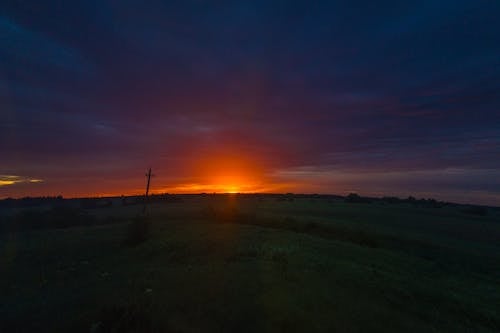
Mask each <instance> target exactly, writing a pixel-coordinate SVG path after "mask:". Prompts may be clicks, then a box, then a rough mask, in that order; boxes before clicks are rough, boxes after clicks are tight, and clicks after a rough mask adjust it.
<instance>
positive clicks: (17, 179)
mask: <svg viewBox="0 0 500 333" xmlns="http://www.w3.org/2000/svg"><path fill="white" fill-rule="evenodd" d="M41 182H43V179H38V178H28V177H22V176H14V175H0V186H9V185H15V184H21V183H41Z"/></svg>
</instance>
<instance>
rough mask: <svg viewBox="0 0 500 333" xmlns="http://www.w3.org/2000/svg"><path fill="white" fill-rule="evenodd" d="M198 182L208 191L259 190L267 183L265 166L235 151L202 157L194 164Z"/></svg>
mask: <svg viewBox="0 0 500 333" xmlns="http://www.w3.org/2000/svg"><path fill="white" fill-rule="evenodd" d="M193 174H194V178H195V179H196V184H191V186H190V187H192V188H200V189H202V188H203V189H204V190H205V191H206V192H224V193H238V192H241V193H245V192H257V191H259V189H260V188H262V185H263V184H264V183H265V176H264V170H263V168H262V167H261V166H260V165H258V163H257V162H256V161H253V160H251V159H249V158H248V157H246V156H240V155H238V154H234V153H226V154H224V153H219V154H215V155H213V156H209V157H206V158H202V159H200V161H199V162H197V163H195V165H194V166H193Z"/></svg>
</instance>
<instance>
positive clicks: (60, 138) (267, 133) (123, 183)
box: [0, 0, 500, 203]
mask: <svg viewBox="0 0 500 333" xmlns="http://www.w3.org/2000/svg"><path fill="white" fill-rule="evenodd" d="M1 6H2V11H1V13H2V14H1V16H0V37H1V39H2V43H1V45H0V103H1V105H2V109H1V110H0V112H1V119H2V121H1V123H0V150H1V155H2V158H1V162H0V172H1V173H5V174H13V175H18V174H19V175H22V177H37V178H40V179H44V180H45V181H44V183H43V186H45V187H41V186H42V184H37V191H55V192H57V191H59V192H61V193H63V194H65V193H68V194H71V195H79V194H87V193H93V192H95V193H97V192H105V191H111V190H109V189H104V188H103V187H106V186H108V187H114V188H115V189H117V191H119V190H122V189H123V191H126V190H127V189H130V188H135V187H136V185H135V183H134V184H133V183H130V182H127V180H123V179H124V178H128V177H134V175H135V174H136V173H137V172H139V173H140V171H138V169H143V168H144V167H145V166H146V164H153V165H155V166H157V168H158V169H160V170H159V171H158V173H159V174H163V176H159V179H158V180H157V181H159V182H162V181H163V182H164V183H165V187H168V184H167V183H168V182H171V181H173V179H175V178H176V177H177V178H178V179H181V178H182V179H186V178H189V177H190V176H189V174H188V172H187V171H186V168H185V165H192V164H193V163H196V161H200V158H201V157H200V156H205V155H210V154H215V153H214V152H217V154H219V153H220V152H225V153H227V154H233V153H234V154H236V153H237V154H240V155H245V156H251V158H252V159H254V160H256V161H258V162H259V164H260V165H261V166H262V167H263V168H265V169H266V170H267V174H268V175H270V176H269V177H273V176H272V175H274V177H277V176H276V175H279V174H286V173H287V172H295V171H296V170H300V168H312V169H311V170H316V171H317V170H322V171H321V173H320V175H321V177H325V175H329V176H330V177H333V178H332V179H335V177H334V176H333V174H332V172H335V173H338V174H350V173H353V172H354V173H357V174H359V177H358V178H359V179H358V180H356V182H355V184H354V183H352V185H353V186H354V185H356V186H355V187H356V188H358V190H359V191H363V190H366V191H367V192H377V191H386V190H383V189H384V188H387V191H389V190H391V191H394V192H400V193H402V192H405V193H406V192H407V191H410V192H411V190H412V189H414V190H415V191H420V192H422V193H424V192H425V193H428V194H432V193H435V194H436V195H441V196H442V197H443V198H444V199H446V198H458V196H457V195H458V194H459V192H464V191H469V192H470V193H473V192H472V188H473V190H474V193H475V195H476V194H477V199H474V198H472V199H471V200H475V201H476V202H480V201H484V202H488V203H493V202H494V201H495V200H497V199H498V198H500V189H498V188H497V187H496V186H491V185H488V184H487V183H488V182H487V181H484V177H483V175H484V174H486V175H490V174H489V173H488V172H489V171H488V172H486V171H484V170H495V169H499V168H500V155H499V154H498V152H499V151H500V129H499V127H498V124H499V123H500V112H499V110H500V95H499V91H500V29H499V26H498V24H497V17H498V13H500V4H499V3H498V2H495V1H473V2H471V1H451V0H450V1H404V2H401V1H388V0H386V1H377V2H373V1H360V0H358V1H315V2H306V1H303V2H301V1H299V2H294V3H293V4H292V3H290V2H288V1H219V2H216V3H212V2H207V1H182V2H169V1H152V2H147V3H144V2H141V1H131V0H127V1H71V2H60V1H37V2H33V3H27V2H19V1H5V2H4V3H3V4H2V5H1ZM200 163H201V162H200ZM325 170H326V171H325ZM446 170H464V171H463V172H462V173H460V174H458V175H456V174H454V175H453V177H451V176H450V175H449V173H447V172H446ZM482 170H483V171H482ZM317 172H319V171H317ZM394 172H397V173H399V174H401V175H405V176H404V177H400V178H394V177H393V178H390V176H381V177H378V176H377V177H376V178H377V179H384V180H386V181H387V182H389V178H390V186H389V185H387V184H386V185H387V186H386V185H384V184H383V183H379V182H374V181H370V179H369V178H370V177H375V176H374V173H376V174H377V175H380V174H381V173H383V174H387V175H391V174H393V173H394ZM418 172H421V173H424V174H425V177H426V178H425V179H427V181H422V182H420V181H419V180H421V179H422V177H424V176H422V174H418ZM427 173H432V174H433V175H434V174H435V175H439V177H438V178H439V179H441V178H440V177H442V178H443V179H449V181H448V183H447V184H449V186H448V185H446V186H444V185H443V186H444V187H446V188H449V190H446V191H445V192H446V193H445V192H443V191H442V190H443V186H442V185H441V183H440V182H438V181H437V179H438V178H433V177H431V176H428V174H427ZM167 175H168V176H167ZM103 177H106V179H109V180H110V182H111V183H103V182H100V181H99V180H100V179H102V178H103ZM162 177H163V178H162ZM387 177H389V178H387ZM81 179H85V184H86V185H85V186H83V185H81V184H80V183H81ZM321 179H322V180H321V181H319V180H318V179H317V178H315V177H309V178H304V179H303V180H304V181H306V180H310V181H311V182H312V183H311V184H308V186H305V185H302V189H303V190H308V189H314V188H315V189H317V190H318V191H323V192H337V191H342V190H341V189H340V188H339V187H335V184H333V182H328V181H324V179H323V178H321ZM191 180H192V181H195V180H194V179H191ZM275 180H276V179H275ZM434 180H436V181H434ZM296 181H297V180H296ZM68 182H69V183H71V182H73V183H74V184H76V183H78V184H80V185H79V186H81V190H75V189H71V190H70V189H69V188H68V185H67V183H68ZM139 182H140V181H139ZM319 182H321V184H329V186H330V187H325V186H319V187H318V186H316V185H319ZM299 183H303V182H299ZM89 184H90V185H89ZM422 184H425V188H424V187H423V185H422ZM467 184H477V185H474V186H472V187H471V186H469V185H467ZM28 185H29V184H24V185H23V188H22V191H21V190H19V191H17V192H16V190H15V188H14V186H9V187H3V188H2V189H0V190H1V191H2V192H1V193H0V194H2V195H3V194H5V195H9V194H12V195H22V194H29V186H28ZM137 186H139V185H137ZM349 186H350V185H349ZM349 186H347V185H346V186H344V187H345V188H347V187H349ZM344 187H343V188H344ZM6 188H9V190H8V191H7V190H6ZM297 190H298V191H300V190H301V188H298V189H297ZM6 191H7V192H6ZM113 191H114V190H113ZM469 199H470V198H469Z"/></svg>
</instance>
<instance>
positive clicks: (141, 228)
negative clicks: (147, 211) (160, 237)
mask: <svg viewBox="0 0 500 333" xmlns="http://www.w3.org/2000/svg"><path fill="white" fill-rule="evenodd" d="M150 229H151V222H150V220H149V217H147V216H146V215H138V216H136V217H135V218H134V219H133V220H132V223H130V225H129V229H128V232H127V237H126V238H125V241H124V245H126V246H136V245H138V244H140V243H143V242H144V241H146V240H147V239H148V238H149V234H150Z"/></svg>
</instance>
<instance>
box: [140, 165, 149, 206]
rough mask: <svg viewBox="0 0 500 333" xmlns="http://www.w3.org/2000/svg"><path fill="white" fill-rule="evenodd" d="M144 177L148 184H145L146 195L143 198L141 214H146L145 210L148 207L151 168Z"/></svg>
mask: <svg viewBox="0 0 500 333" xmlns="http://www.w3.org/2000/svg"><path fill="white" fill-rule="evenodd" d="M146 177H148V182H147V184H146V195H145V196H144V207H143V209H142V213H143V214H146V209H147V206H148V195H149V184H150V183H151V168H149V171H148V173H147V174H146Z"/></svg>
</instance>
